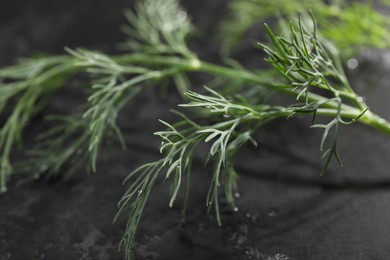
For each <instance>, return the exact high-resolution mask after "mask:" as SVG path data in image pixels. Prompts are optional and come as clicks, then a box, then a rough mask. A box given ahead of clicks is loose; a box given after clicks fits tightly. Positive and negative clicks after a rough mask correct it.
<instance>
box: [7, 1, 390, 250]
mask: <svg viewBox="0 0 390 260" xmlns="http://www.w3.org/2000/svg"><path fill="white" fill-rule="evenodd" d="M299 10H311V11H307V12H303V13H301V14H300V15H298V18H296V17H297V13H298V12H299ZM125 16H126V18H127V20H128V22H129V23H128V25H126V26H125V27H124V28H123V31H124V33H126V34H127V36H128V38H127V41H126V42H124V43H122V44H121V49H122V51H123V54H120V55H115V56H109V55H105V54H103V53H100V52H96V51H90V50H86V49H68V48H66V49H65V50H66V53H67V54H65V55H62V56H46V57H40V58H29V59H23V60H21V61H20V62H19V63H17V64H16V65H14V66H10V67H6V68H2V69H0V112H1V113H3V114H5V115H6V121H5V122H4V123H3V125H2V126H1V129H0V157H1V158H0V160H1V164H0V189H1V190H2V191H6V183H7V180H9V179H10V178H12V176H15V175H18V174H22V175H21V176H22V177H23V178H27V179H29V178H31V179H33V178H36V177H40V176H45V177H46V178H51V177H53V176H56V175H58V174H64V175H65V177H69V176H71V174H72V173H74V172H75V171H76V170H77V169H79V168H80V167H85V166H86V167H87V169H88V170H91V171H96V161H97V159H98V156H99V149H100V148H101V146H102V145H104V142H106V141H107V140H109V139H110V138H112V136H117V137H118V138H119V140H120V142H121V143H122V145H123V146H125V141H124V139H123V137H122V135H121V131H120V129H119V127H118V126H117V124H116V118H117V116H118V113H120V111H121V109H122V108H123V106H124V105H126V104H127V103H129V102H131V101H132V100H133V99H134V98H136V96H137V95H138V94H139V93H141V92H142V91H144V90H145V89H147V88H149V87H158V86H159V85H161V84H162V82H163V81H166V80H168V79H169V80H171V81H170V82H173V85H174V86H175V87H176V88H177V91H178V92H179V93H181V94H182V96H183V104H181V105H179V106H180V107H182V108H183V109H179V110H175V111H173V112H174V113H176V114H177V115H178V116H179V118H180V120H179V121H178V122H176V123H169V122H164V121H161V123H162V125H163V127H164V130H162V131H159V132H156V133H155V135H157V136H159V137H160V138H161V139H162V143H161V147H160V151H161V153H162V159H160V160H158V161H155V162H151V163H147V164H144V165H142V166H140V167H138V168H137V169H136V170H134V171H133V172H131V173H130V174H129V176H128V177H127V178H126V180H125V183H126V185H128V188H127V191H126V192H125V194H124V195H123V197H122V199H121V200H120V201H119V204H118V205H119V211H118V213H117V217H120V216H121V215H123V214H128V215H129V216H128V222H127V226H126V230H125V234H124V236H123V239H122V241H121V246H122V247H124V249H125V254H126V256H127V257H129V258H130V252H131V249H132V245H133V243H134V239H135V234H136V230H137V227H138V223H139V221H140V219H141V216H142V212H143V209H144V207H145V205H146V202H147V200H148V197H149V194H150V192H151V191H152V189H153V185H154V183H155V182H156V181H157V180H158V179H159V177H160V176H164V178H165V179H170V180H171V185H172V195H171V199H170V201H169V205H170V206H172V205H173V203H174V202H175V200H176V197H177V195H178V193H179V190H180V189H185V190H186V192H185V194H186V196H188V192H189V185H190V173H191V166H192V158H193V156H194V153H195V151H196V149H197V147H198V146H199V144H201V143H207V144H209V150H208V152H207V154H206V155H205V158H204V160H205V163H206V164H207V165H211V167H212V169H213V170H212V176H211V178H210V187H209V191H208V193H207V195H206V204H207V206H208V207H209V209H210V210H211V209H214V211H215V214H216V219H217V221H218V223H219V224H221V219H220V214H219V207H218V204H219V203H218V199H219V197H220V195H221V194H220V193H221V192H220V189H223V191H224V194H225V196H226V199H227V201H228V202H229V203H230V204H231V205H234V196H233V195H232V194H233V193H234V191H235V189H236V181H237V173H236V171H235V169H234V157H235V155H236V154H237V153H238V152H239V150H240V147H242V146H243V145H244V144H246V143H248V142H249V143H252V144H253V145H256V140H254V138H253V135H254V133H256V132H257V131H259V129H260V128H261V127H262V126H263V125H264V124H266V123H268V122H270V121H272V120H274V119H277V118H286V117H294V116H296V115H310V116H312V118H313V120H312V124H311V127H313V128H321V129H323V136H322V140H321V141H320V149H321V150H322V151H323V157H322V159H323V169H322V173H323V172H324V171H325V170H326V169H327V167H328V165H329V163H330V162H331V159H332V158H335V159H337V160H338V161H339V162H340V163H341V159H340V155H339V154H338V151H337V138H338V129H339V127H340V126H341V125H348V124H351V123H354V122H361V123H364V124H367V125H369V126H372V127H374V128H376V129H377V130H379V131H382V132H384V133H385V134H390V124H389V123H388V122H387V121H386V120H384V119H382V118H381V117H379V116H377V115H375V114H374V113H373V112H371V111H370V110H369V107H368V106H367V105H366V104H365V102H364V101H363V99H362V98H361V97H359V96H358V95H357V94H356V93H355V92H354V90H353V88H352V87H351V86H350V84H349V82H348V79H347V77H346V75H345V73H344V69H343V62H344V61H346V60H347V59H348V58H349V57H351V56H352V55H353V54H356V53H357V52H358V51H359V50H360V49H361V48H365V47H389V46H388V45H389V43H390V33H389V31H388V29H389V27H390V20H389V19H388V18H386V17H385V16H384V15H382V14H380V13H378V12H377V11H375V10H373V9H372V8H371V7H369V6H368V5H364V4H361V3H352V4H351V3H348V2H347V1H341V0H340V1H331V3H325V2H323V1H317V0H305V1H299V4H298V3H297V2H296V1H295V2H294V1H286V0H278V1H275V0H272V1H270V0H253V1H246V0H233V1H231V3H230V14H229V15H228V16H227V18H226V20H223V21H222V22H221V24H220V29H219V34H218V39H219V40H220V41H221V63H219V64H216V63H209V62H207V61H205V60H201V59H200V58H199V57H198V55H197V54H196V53H194V52H193V51H192V50H191V49H190V48H189V47H188V36H190V35H191V34H192V33H193V32H194V31H195V28H194V26H193V25H192V23H191V21H190V18H189V17H188V15H187V13H186V12H185V11H184V10H183V9H182V8H181V6H180V5H179V3H178V1H177V0H143V1H141V0H140V1H138V3H137V4H136V7H135V12H133V11H129V10H127V11H126V12H125ZM269 17H277V18H278V19H277V20H278V21H279V25H278V26H277V28H278V29H277V30H278V32H279V33H278V35H280V36H277V35H276V34H275V33H274V31H273V30H271V29H270V27H268V25H265V32H266V33H267V34H268V36H269V39H270V41H269V42H268V43H267V44H258V47H259V49H261V50H262V51H264V52H265V53H266V55H267V59H266V60H267V61H268V62H269V63H270V65H272V67H273V68H272V69H269V70H262V71H252V70H248V69H246V68H244V67H243V66H241V65H239V64H238V62H232V60H231V59H230V58H229V55H230V54H231V53H232V52H234V48H235V46H237V45H238V44H239V40H240V39H241V38H242V37H243V35H245V34H246V33H247V32H248V30H250V29H251V28H253V26H256V27H257V26H258V24H257V21H259V20H261V19H262V20H266V19H267V18H269ZM314 17H315V18H314ZM290 19H291V20H292V21H293V22H288V21H289V20H290ZM317 24H318V26H317ZM318 28H320V32H319V31H318ZM218 39H217V40H218ZM259 52H260V50H259ZM270 67H271V66H270ZM191 72H203V73H206V74H208V75H210V76H211V77H212V78H214V81H213V84H211V83H210V84H206V85H209V86H213V87H212V88H211V87H205V90H204V93H196V92H193V91H191V82H190V80H189V79H188V77H187V76H188V74H189V73H191ZM80 74H81V75H87V76H88V78H89V79H90V81H91V83H90V84H89V85H88V86H87V90H86V91H87V92H88V93H89V94H88V95H89V96H88V98H87V100H86V103H85V105H83V106H82V107H80V110H79V112H78V113H76V114H72V115H53V116H50V117H49V119H50V120H53V121H55V122H56V123H55V124H53V125H54V126H53V127H52V128H50V129H48V130H47V131H46V132H45V133H43V134H42V135H40V136H39V137H38V140H37V145H36V147H35V148H34V149H33V150H31V151H28V152H27V155H28V156H27V158H28V159H27V160H26V161H23V162H16V164H17V165H18V166H17V167H13V166H12V164H11V162H10V157H11V155H12V150H13V149H14V147H15V144H17V143H18V142H20V141H21V139H22V136H23V131H24V130H25V129H26V127H27V126H28V122H29V121H30V120H32V119H33V118H34V115H36V114H37V113H39V112H40V111H41V110H43V109H44V107H45V104H46V103H47V102H46V101H47V99H48V98H50V96H52V95H55V93H56V91H58V90H59V89H60V88H61V87H63V86H65V85H66V82H67V81H68V80H69V79H70V78H72V77H73V76H74V75H80ZM216 82H217V83H218V84H215V83H216ZM232 82H233V83H232ZM227 85H229V88H227V87H226V86H227ZM80 91H85V89H82V90H80ZM278 94H286V95H291V96H293V97H295V98H296V99H297V102H296V103H294V104H291V105H289V106H277V105H270V104H267V102H266V101H267V98H265V97H268V96H270V95H278ZM186 108H191V109H186ZM215 115H222V116H218V117H216V116H215ZM319 116H321V117H324V118H327V119H328V121H327V123H323V124H317V123H316V118H317V117H319ZM199 122H201V123H199ZM64 164H68V165H69V166H70V167H69V168H68V170H67V171H66V172H64V167H63V165H64ZM183 186H184V187H183ZM185 201H186V200H185ZM185 209H186V202H185V203H184V206H183V210H184V211H185ZM117 217H116V218H117Z"/></svg>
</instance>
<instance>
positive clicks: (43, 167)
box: [41, 164, 48, 172]
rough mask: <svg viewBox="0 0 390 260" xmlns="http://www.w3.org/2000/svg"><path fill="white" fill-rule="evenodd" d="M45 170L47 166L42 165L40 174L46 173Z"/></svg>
mask: <svg viewBox="0 0 390 260" xmlns="http://www.w3.org/2000/svg"><path fill="white" fill-rule="evenodd" d="M47 168H48V166H47V164H42V165H41V172H44V171H46V170H47Z"/></svg>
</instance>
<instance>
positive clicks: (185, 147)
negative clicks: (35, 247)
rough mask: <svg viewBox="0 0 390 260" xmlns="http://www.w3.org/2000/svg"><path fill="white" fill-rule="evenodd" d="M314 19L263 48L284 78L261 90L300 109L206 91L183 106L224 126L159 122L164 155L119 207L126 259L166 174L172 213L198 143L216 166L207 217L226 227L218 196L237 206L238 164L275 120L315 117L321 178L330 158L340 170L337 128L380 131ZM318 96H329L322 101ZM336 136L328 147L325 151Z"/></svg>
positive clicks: (134, 180) (142, 171)
mask: <svg viewBox="0 0 390 260" xmlns="http://www.w3.org/2000/svg"><path fill="white" fill-rule="evenodd" d="M311 18H312V24H311V26H304V25H303V21H302V16H299V20H298V24H297V25H295V24H294V23H292V22H291V23H290V27H289V30H290V35H289V38H284V37H279V36H275V35H274V33H273V32H272V30H271V29H270V28H269V27H268V26H267V25H265V26H266V30H267V33H268V35H269V37H270V39H271V41H272V44H273V48H271V47H269V46H267V45H264V44H260V46H261V47H262V49H263V50H264V51H265V52H266V53H267V54H268V56H269V57H268V58H267V59H266V60H267V61H268V62H269V63H271V64H272V66H273V67H274V69H275V70H276V71H277V72H278V73H279V74H280V75H281V76H282V78H283V79H282V80H279V81H276V82H274V84H269V83H267V82H261V83H263V84H262V86H263V87H264V88H271V89H274V90H276V91H279V92H282V93H286V94H289V95H294V96H296V98H297V100H298V101H300V103H297V104H292V105H290V106H286V107H282V106H270V105H267V104H262V103H258V104H250V103H249V102H247V101H246V100H245V99H244V98H241V99H238V100H237V99H235V100H234V98H232V99H230V98H226V97H225V96H224V95H221V94H219V93H218V92H216V91H215V90H212V89H209V88H206V90H207V92H208V93H207V94H205V95H204V94H198V93H195V92H192V91H188V92H186V93H185V96H186V97H187V98H188V99H189V100H190V103H188V104H183V105H180V106H181V107H186V108H192V109H194V108H200V109H202V110H206V113H201V115H203V116H202V119H203V121H204V120H205V121H206V122H207V121H208V122H213V121H215V117H214V116H213V115H214V114H219V115H220V117H219V118H220V119H219V120H217V122H216V123H210V124H208V125H207V124H206V125H204V124H203V125H200V124H198V123H196V122H195V121H193V120H191V119H190V118H189V117H188V116H186V115H184V114H182V113H179V112H177V114H178V115H179V116H180V117H181V121H179V122H177V123H176V124H170V123H167V122H164V121H161V120H160V122H161V123H163V124H164V125H165V127H166V128H167V129H166V130H164V131H160V132H156V133H155V135H157V136H159V137H160V138H161V139H162V143H161V148H160V152H161V153H162V154H163V158H162V159H160V160H158V161H155V162H151V163H147V164H145V165H142V166H140V167H139V168H137V169H135V170H134V171H133V172H132V173H130V174H129V176H128V177H127V178H126V179H125V181H124V183H128V182H130V181H131V184H130V186H129V188H128V189H127V191H126V192H125V194H124V196H123V197H122V199H121V200H120V201H119V204H118V205H119V211H118V214H117V217H119V216H121V215H123V214H124V213H125V212H127V211H129V212H130V215H129V218H128V222H127V226H126V232H125V235H124V237H123V239H122V242H121V246H123V247H124V248H125V254H126V255H127V256H128V257H129V256H130V252H131V249H132V245H133V243H134V239H135V234H136V231H137V227H138V224H139V221H140V219H141V216H142V212H143V209H144V207H145V205H146V203H147V200H148V197H149V194H150V192H151V190H152V188H153V185H154V183H155V182H156V180H158V177H159V176H160V175H162V174H163V173H164V172H165V179H172V195H171V199H170V202H169V206H172V204H173V203H174V201H175V200H176V197H177V194H178V191H179V189H180V188H181V187H182V186H183V178H184V176H185V178H187V180H189V178H190V177H189V175H190V171H191V164H192V159H193V156H194V152H195V150H196V148H197V147H198V146H199V144H200V143H203V142H205V143H208V144H209V152H208V153H207V154H206V156H205V157H204V161H205V164H208V163H209V162H210V161H213V167H212V168H213V173H212V177H211V180H210V187H209V191H208V193H207V195H206V205H207V207H208V208H209V210H210V208H211V207H213V208H214V211H215V215H216V219H217V222H218V224H221V217H220V211H219V202H218V198H219V192H218V191H219V188H220V187H221V186H225V187H224V188H225V189H224V190H225V196H226V198H227V201H228V202H229V203H230V204H231V205H234V197H233V191H234V189H235V187H236V179H237V174H236V172H235V171H234V156H235V155H236V154H237V152H238V151H239V149H240V147H241V146H242V145H243V144H245V143H246V142H248V141H251V142H252V143H254V144H256V142H255V140H254V139H253V138H252V134H253V133H254V132H256V131H258V130H259V128H260V127H261V126H263V125H264V124H266V123H268V122H269V121H271V120H274V119H277V118H286V117H292V116H295V115H308V114H309V115H312V117H313V120H312V125H311V127H313V128H323V129H324V132H323V136H322V139H321V144H320V149H321V150H322V151H323V150H325V151H324V152H323V156H322V160H323V161H324V164H323V168H322V171H321V172H322V173H324V172H325V171H326V169H327V167H328V166H329V164H330V162H331V159H332V158H333V157H335V158H336V159H337V161H338V162H339V163H340V164H341V158H340V155H339V153H338V151H337V139H338V130H339V127H340V125H348V124H351V123H354V122H357V121H361V122H363V123H367V124H370V125H372V122H373V121H374V120H376V122H377V123H379V122H382V123H384V122H385V121H384V120H383V119H380V118H379V117H377V116H373V114H372V113H371V112H370V111H369V110H368V107H367V105H366V104H365V103H364V102H363V101H362V99H360V98H359V96H358V95H357V94H356V93H355V92H354V91H353V89H352V87H351V86H350V84H349V82H348V80H347V77H346V75H345V73H344V71H343V69H342V66H341V65H340V63H339V60H338V56H337V52H335V51H334V49H333V48H332V46H331V45H330V43H326V47H325V45H324V44H323V42H322V41H321V39H320V38H319V37H318V35H317V27H316V23H315V19H314V17H313V16H311ZM221 70H222V69H221ZM225 72H226V71H225ZM247 73H248V74H247ZM249 73H250V72H245V73H244V72H242V74H240V73H238V76H236V77H237V78H240V76H239V75H241V76H242V78H245V79H247V80H248V81H251V80H253V81H256V80H255V78H256V75H255V74H251V76H249ZM316 89H317V90H318V89H319V90H321V91H323V92H324V93H323V94H321V95H320V94H317V93H315V90H316ZM232 100H233V101H232ZM345 100H350V101H352V104H353V105H354V106H352V105H347V104H346V103H345V102H344V101H345ZM198 115H199V114H198ZM318 116H325V117H330V118H331V120H330V121H329V122H328V123H326V124H316V123H315V121H316V117H318ZM222 118H223V119H222ZM347 120H349V121H347ZM372 126H374V125H372ZM378 126H379V125H378V124H377V125H376V126H374V127H377V128H378V129H381V130H383V131H384V132H386V133H389V132H390V131H389V130H390V127H389V126H390V125H389V124H388V123H384V124H383V125H382V126H379V127H378ZM332 131H333V136H332V139H331V141H330V145H329V146H328V147H327V148H325V146H326V143H327V139H328V138H329V136H330V133H331V132H332ZM186 189H187V191H185V193H186V194H188V185H186ZM184 204H186V202H185V203H184ZM184 208H185V206H184ZM117 217H116V218H117Z"/></svg>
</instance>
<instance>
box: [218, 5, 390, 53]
mask: <svg viewBox="0 0 390 260" xmlns="http://www.w3.org/2000/svg"><path fill="white" fill-rule="evenodd" d="M229 7H230V8H229V9H230V15H228V16H227V18H226V19H225V20H224V21H223V22H222V23H221V26H220V30H219V31H220V32H219V37H220V39H222V41H221V42H222V43H223V46H222V53H223V54H225V55H226V54H228V53H230V52H231V51H232V50H233V49H234V47H235V46H236V45H237V44H238V43H239V42H240V40H241V39H242V37H243V36H244V35H245V34H246V33H247V32H248V31H249V30H250V29H251V28H253V26H254V25H256V24H257V25H259V22H260V21H265V20H267V19H269V18H270V17H274V16H277V17H278V18H284V19H287V20H291V19H292V18H293V17H294V16H295V15H296V13H298V12H301V11H305V10H306V11H307V10H312V12H313V13H314V14H315V16H316V20H317V21H318V23H319V25H320V29H321V32H322V34H323V35H324V36H325V37H326V38H327V39H329V40H331V41H332V42H334V44H335V45H336V46H337V48H339V49H340V50H341V51H342V58H343V59H345V58H348V57H351V56H353V55H354V54H356V53H357V52H359V51H360V50H361V49H362V48H367V47H374V48H385V47H389V44H388V43H389V40H390V33H389V25H390V19H389V18H388V17H387V16H385V15H384V14H381V13H380V12H378V11H376V10H375V9H373V7H370V6H368V5H365V4H362V3H356V2H347V1H331V2H330V3H328V4H327V3H325V1H316V0H304V1H299V3H298V2H294V1H288V0H276V1H270V0H254V1H246V0H234V1H232V2H231V3H230V5H229Z"/></svg>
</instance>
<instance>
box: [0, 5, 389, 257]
mask: <svg viewBox="0 0 390 260" xmlns="http://www.w3.org/2000/svg"><path fill="white" fill-rule="evenodd" d="M224 2H225V1H222V0H220V1H206V0H204V1H185V5H186V6H187V7H188V8H189V13H190V14H192V15H193V16H194V21H195V22H196V24H198V25H199V26H200V27H201V28H202V29H204V31H206V32H212V31H213V24H214V20H213V19H214V18H213V14H215V12H217V11H218V12H221V11H223V10H224V9H223V8H222V7H221V6H223V3H224ZM7 5H9V6H10V7H7ZM124 6H131V1H130V2H129V1H117V2H115V3H112V2H111V1H107V0H105V1H103V0H100V1H95V0H94V1H92V0H84V1H44V0H39V1H38V0H36V1H21V0H14V1H2V2H1V3H0V10H2V13H4V15H2V16H1V19H2V20H1V26H0V39H1V40H0V64H9V63H10V62H11V60H12V59H14V58H16V57H20V56H23V55H27V54H32V53H34V51H35V50H40V51H47V52H50V53H59V52H61V50H62V47H63V45H69V46H80V45H81V46H85V47H89V48H98V49H102V50H107V51H112V48H110V46H111V44H112V43H115V42H117V41H118V40H120V39H121V37H122V36H121V34H120V33H119V30H116V29H117V28H118V26H119V24H120V23H121V22H122V21H123V18H122V16H121V9H122V8H123V7H124ZM4 10H7V11H6V12H4ZM201 42H202V40H197V43H196V44H198V46H195V48H199V49H200V50H201V52H202V55H203V56H206V57H208V55H210V57H211V58H215V57H216V49H215V47H216V46H211V47H210V48H208V47H205V46H207V45H205V42H206V43H207V41H204V40H203V45H202V44H201ZM196 44H195V45H196ZM200 46H201V47H202V48H201V47H200ZM242 55H248V54H246V53H243V54H242ZM250 55H251V54H250ZM389 55H390V53H389V52H388V51H375V50H372V51H368V52H365V53H364V54H362V55H361V56H360V57H359V62H360V66H359V67H358V69H357V70H354V71H350V72H349V74H350V77H351V78H352V83H353V85H355V86H356V87H357V89H358V90H359V92H360V93H361V94H362V95H363V96H364V97H365V98H366V99H367V102H368V103H369V104H370V105H371V106H372V108H373V110H374V111H376V112H377V113H378V114H381V115H383V116H384V117H385V118H387V119H390V113H389V111H390V109H389V108H390V107H389V102H388V100H389V97H390V88H389V85H388V82H389V80H390V76H389V74H388V71H389V69H390V65H389V63H388V60H389V58H388V57H390V56H389ZM386 57H387V58H386ZM252 59H257V57H253V56H252ZM195 80H198V81H201V79H195ZM63 92H64V95H60V97H56V98H55V99H54V101H53V102H52V103H51V104H50V106H49V107H48V108H47V109H46V110H45V111H44V112H43V114H48V113H51V112H52V109H56V110H58V109H60V107H61V106H62V105H63V104H66V102H63V101H61V100H63V99H65V98H68V99H70V100H77V96H78V95H77V92H75V91H74V89H73V90H72V89H70V90H67V89H65V90H63ZM157 92H158V91H157V90H151V91H148V92H147V93H145V94H142V95H141V96H140V97H139V98H137V100H136V101H135V102H133V103H131V104H129V106H128V107H126V108H125V110H124V111H123V113H122V114H121V117H120V119H119V122H120V126H121V128H122V129H123V131H124V135H125V138H126V142H127V144H128V150H127V151H122V150H120V149H119V148H118V147H119V146H118V145H115V146H114V148H113V149H111V150H105V151H104V152H103V153H104V155H105V157H106V159H105V160H101V161H100V162H99V165H98V166H99V167H98V169H99V170H98V172H97V173H96V174H92V175H86V174H83V172H80V173H78V174H76V175H75V177H74V178H73V179H72V180H71V181H69V182H66V183H64V182H61V181H53V182H50V183H46V182H43V181H41V180H38V181H36V182H34V183H31V184H27V185H23V186H20V187H19V186H18V182H17V181H13V182H12V183H11V184H10V186H9V190H8V192H7V193H5V194H0V260H8V259H10V260H24V259H34V260H35V259H50V260H51V259H64V260H68V259H85V260H87V259H88V260H92V259H93V260H95V259H98V260H105V259H124V257H123V254H122V253H118V252H117V245H118V242H119V240H120V238H121V236H122V234H123V230H124V226H125V219H121V220H120V221H119V222H118V223H116V224H112V219H113V217H114V215H115V212H116V202H117V201H118V200H119V198H120V197H121V195H122V194H123V192H124V191H125V189H124V187H122V186H121V182H122V180H123V178H124V177H125V176H126V175H127V174H128V173H129V172H130V171H131V170H132V169H134V168H135V167H137V166H138V165H140V164H141V163H143V162H147V161H150V160H154V159H157V158H159V154H158V149H157V147H158V144H159V140H158V139H157V138H151V136H152V135H151V134H152V133H153V132H154V131H155V130H157V129H160V126H159V125H158V124H157V122H156V118H164V119H169V118H170V115H169V114H168V112H167V111H168V108H170V107H172V106H174V105H175V104H176V103H177V102H178V100H179V99H178V97H177V96H175V95H172V96H166V97H163V98H158V97H157ZM61 104H62V105H61ZM140 104H142V109H138V107H139V105H140ZM44 127H45V126H44V124H43V123H42V121H40V120H39V118H38V119H37V120H35V121H33V122H32V123H31V125H30V126H29V131H27V137H26V142H27V143H29V142H31V140H32V139H33V138H34V135H35V134H36V133H38V132H40V131H41V130H42V129H43V128H44ZM320 135H321V133H320V132H319V131H315V130H313V129H309V128H308V124H307V122H306V120H304V119H296V120H295V119H289V120H281V121H278V122H275V123H273V124H272V125H269V126H268V127H267V128H266V129H264V130H263V131H261V132H260V133H259V135H258V140H259V143H260V144H261V145H260V148H259V149H254V148H251V147H248V148H246V149H244V150H243V152H242V153H241V154H240V156H239V160H238V164H237V170H238V172H239V174H240V176H241V178H240V180H239V193H238V194H236V195H237V211H236V212H234V211H232V210H231V209H230V208H228V207H227V206H226V205H225V203H224V202H222V205H221V206H222V221H223V226H222V227H218V226H217V224H216V221H215V218H214V216H213V214H210V215H207V214H206V208H205V203H204V197H205V193H206V191H207V188H208V179H209V178H208V175H207V171H206V170H205V169H203V168H202V167H201V165H202V164H201V163H199V164H198V165H199V167H195V168H194V170H193V172H192V176H193V180H192V188H191V198H190V207H189V212H188V218H187V221H186V222H185V223H182V222H181V213H180V210H181V208H180V200H179V201H178V203H177V204H176V205H175V206H174V207H173V208H172V209H170V208H168V195H169V191H168V188H169V187H168V185H166V184H163V183H162V182H158V183H157V184H156V187H155V190H154V193H153V194H152V198H151V200H150V202H149V204H148V207H147V209H146V210H145V214H144V217H143V219H142V222H141V225H140V229H139V232H138V237H137V243H136V246H135V250H134V255H135V259H202V260H203V259H210V260H211V259H228V260H233V259H234V260H235V259H267V260H286V259H291V260H301V259H302V260H306V259H313V260H322V259H323V260H328V259H347V260H349V259H351V260H359V259H362V260H365V259H378V260H382V259H383V260H385V259H388V258H389V255H390V247H389V242H388V241H390V218H389V216H390V204H389V201H390V175H389V172H390V162H389V155H390V139H389V137H388V136H385V135H383V134H381V133H378V132H375V131H374V130H372V129H370V128H368V127H365V126H362V125H354V126H351V127H345V128H343V129H342V133H341V139H340V150H341V155H342V157H343V160H344V163H345V167H344V168H339V167H338V166H336V165H332V166H331V169H330V171H329V172H328V174H327V175H325V176H322V177H321V176H319V172H320V168H321V163H320V161H319V158H320V151H319V149H318V146H319V140H320Z"/></svg>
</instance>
